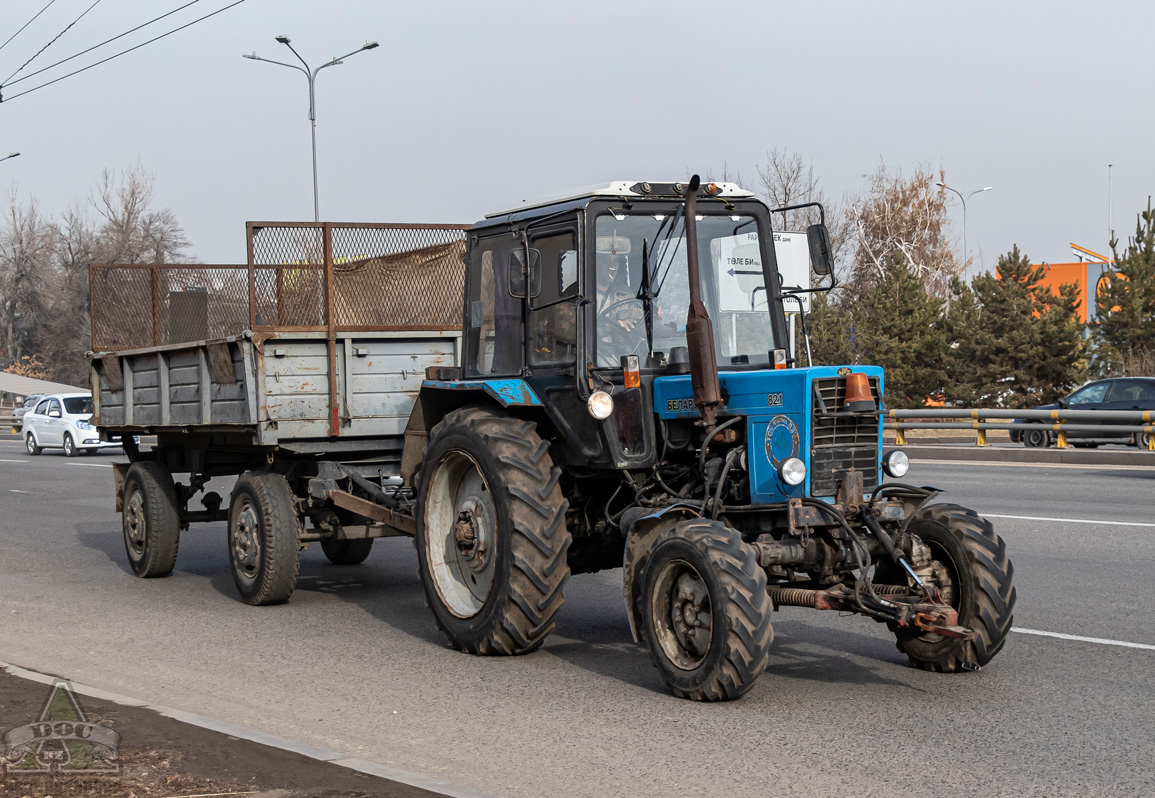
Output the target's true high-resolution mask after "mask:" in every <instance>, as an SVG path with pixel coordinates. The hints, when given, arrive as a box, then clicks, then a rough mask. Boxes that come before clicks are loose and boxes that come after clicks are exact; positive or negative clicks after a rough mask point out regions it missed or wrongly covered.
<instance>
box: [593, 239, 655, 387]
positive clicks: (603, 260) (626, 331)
mask: <svg viewBox="0 0 1155 798" xmlns="http://www.w3.org/2000/svg"><path fill="white" fill-rule="evenodd" d="M629 252H630V240H629V239H628V238H623V237H620V236H598V239H597V280H596V283H597V332H598V361H599V363H600V364H601V365H603V366H616V365H618V363H619V362H620V358H621V356H622V355H631V354H637V351H638V350H639V349H641V348H644V347H645V334H646V333H645V323H644V322H645V319H644V311H643V308H642V302H641V300H639V299H638V286H637V285H636V284H633V285H631V281H630V273H629V263H628V259H627V256H628V255H629ZM634 282H635V283H636V281H634Z"/></svg>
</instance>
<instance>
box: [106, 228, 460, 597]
mask: <svg viewBox="0 0 1155 798" xmlns="http://www.w3.org/2000/svg"><path fill="white" fill-rule="evenodd" d="M465 229H466V227H465V226H460V225H415V226H403V225H368V224H357V225H337V224H312V225H311V224H286V223H252V224H249V225H248V226H247V237H248V251H249V256H250V260H249V263H248V264H246V265H244V266H217V265H210V266H202V265H191V264H168V265H96V266H93V267H92V269H91V272H90V275H91V277H90V279H91V294H92V307H93V318H92V334H93V351H92V352H91V353H90V358H91V364H92V367H91V380H92V393H93V398H94V407H95V414H94V422H95V424H96V425H97V427H98V428H99V429H100V431H101V434H102V435H103V436H104V437H106V438H109V439H113V440H115V439H120V440H121V441H122V443H123V445H124V447H125V450H126V453H127V454H128V456H129V460H130V462H129V463H118V464H114V473H115V479H116V483H115V484H116V508H117V510H118V511H119V512H122V513H123V518H124V525H125V546H126V551H127V554H128V559H129V562H130V564H131V566H132V568H133V571H134V572H135V573H136V574H137V575H138V576H142V577H159V576H165V575H167V574H169V573H170V572H171V571H172V569H173V567H174V565H175V559H176V553H177V549H178V546H179V536H180V533H181V532H182V531H184V530H187V529H188V527H189V524H191V523H197V522H208V521H228V522H229V552H230V556H231V558H232V566H233V577H234V580H235V582H236V585H237V588H238V590H239V591H240V593H241V596H242V597H243V598H244V600H245V601H247V602H249V603H251V604H272V603H278V602H282V601H286V600H288V598H289V596H290V595H291V594H292V590H293V586H294V584H295V582H296V575H297V561H298V554H297V551H298V549H299V548H300V547H301V546H305V545H308V544H309V543H311V542H319V543H320V545H321V547H322V549H323V550H324V552H325V554H326V556H328V558H329V559H330V560H331V561H333V562H334V563H338V564H352V563H358V562H361V561H363V560H364V559H365V558H366V557H367V556H368V555H369V552H370V550H371V547H372V544H373V540H374V538H377V537H384V536H391V535H401V534H407V535H412V534H413V533H414V525H413V519H412V516H411V514H407V513H406V512H405V507H406V506H407V504H408V502H406V501H405V499H404V498H403V496H402V493H401V491H400V487H401V483H402V479H401V474H402V462H401V459H402V449H403V444H404V439H405V428H406V425H407V423H408V421H409V416H410V414H411V412H412V409H413V405H414V403H415V401H416V397H417V394H418V392H419V390H420V387H421V383H422V382H423V381H424V379H425V377H426V372H427V370H430V369H432V370H437V369H439V368H443V367H450V366H453V365H455V364H456V363H457V362H458V361H459V359H460V344H461V330H460V321H459V317H460V312H461V311H460V308H461V292H462V279H463V271H464V268H463V259H462V258H463V253H464V248H465V240H464V230H465ZM140 436H155V438H156V445H155V446H152V447H151V448H146V449H144V450H142V449H141V448H139V447H138V446H137V444H136V440H137V439H138V438H139V437H140ZM174 474H177V475H187V476H186V477H185V479H184V481H183V482H177V481H175V479H174V477H173V475H174ZM221 476H239V477H240V479H239V480H238V482H237V486H236V488H235V489H234V491H233V495H232V497H231V500H230V501H228V502H226V501H225V500H224V499H223V498H222V497H221V496H220V495H219V494H217V493H214V492H209V493H205V494H203V495H201V496H200V501H199V503H198V504H193V505H190V499H192V498H193V497H194V496H196V495H197V494H198V493H200V492H201V491H202V489H203V487H204V485H205V484H206V483H207V482H208V481H209V480H210V479H211V478H213V477H221ZM301 497H311V501H312V502H313V504H314V505H315V506H314V507H312V508H311V512H310V513H309V520H310V521H311V528H309V527H308V526H307V525H306V524H305V523H302V521H301V519H300V518H299V517H298V513H297V512H296V505H295V504H294V502H298V501H299V500H301ZM309 500H310V499H305V501H309ZM262 524H271V525H272V526H274V527H276V528H277V529H278V530H279V532H280V533H282V534H277V535H273V536H271V537H270V539H269V540H261V539H260V536H259V530H260V529H261V526H262ZM262 547H264V549H269V548H270V547H275V548H276V550H275V551H266V550H263V548H262Z"/></svg>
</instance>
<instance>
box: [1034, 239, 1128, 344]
mask: <svg viewBox="0 0 1155 798" xmlns="http://www.w3.org/2000/svg"><path fill="white" fill-rule="evenodd" d="M1071 249H1072V250H1074V253H1075V256H1076V257H1079V258H1082V259H1083V260H1080V261H1078V262H1076V263H1044V264H1043V266H1044V268H1045V269H1046V276H1045V277H1044V278H1043V285H1045V286H1048V287H1049V288H1050V289H1051V293H1053V294H1054V295H1055V296H1058V295H1059V286H1061V285H1063V284H1064V283H1074V284H1075V285H1076V286H1078V289H1079V321H1081V322H1083V323H1084V324H1086V323H1087V320H1088V319H1090V320H1092V321H1093V320H1094V319H1095V317H1096V306H1095V300H1094V293H1092V294H1091V301H1090V302H1089V303H1088V301H1087V292H1088V286H1090V289H1089V290H1090V291H1092V292H1094V291H1095V287H1096V286H1097V285H1098V284H1099V278H1100V277H1102V276H1103V272H1104V271H1105V270H1106V269H1107V267H1108V266H1109V265H1110V264H1111V261H1110V259H1108V258H1106V257H1104V256H1103V255H1100V254H1099V253H1097V252H1092V251H1091V250H1089V249H1084V248H1083V247H1080V246H1078V245H1077V244H1071Z"/></svg>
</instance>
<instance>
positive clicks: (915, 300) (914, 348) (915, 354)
mask: <svg viewBox="0 0 1155 798" xmlns="http://www.w3.org/2000/svg"><path fill="white" fill-rule="evenodd" d="M942 306H943V300H941V299H939V298H937V297H934V296H932V295H931V294H930V293H928V291H927V287H926V283H924V282H923V280H922V278H921V276H920V275H919V274H917V273H916V272H915V270H914V269H913V268H912V267H911V266H910V265H909V264H908V263H907V262H906V261H905V260H903V259H900V258H897V257H896V258H892V259H889V260H888V261H887V262H886V263H885V264H884V265H883V269H882V271H881V273H880V274H879V276H878V279H877V282H876V283H875V285H874V287H873V290H872V291H871V292H870V294H869V295H868V296H866V297H863V298H862V299H861V300H860V301H858V302H856V303H855V304H854V305H853V306H851V308H850V313H849V315H850V318H851V321H852V325H853V329H854V341H853V345H852V351H853V352H854V353H855V355H856V357H857V362H859V363H871V364H874V365H878V366H882V367H883V368H884V369H886V404H887V406H888V407H891V408H898V407H922V406H923V405H925V404H926V399H927V397H928V396H930V395H931V394H932V393H936V392H938V391H939V390H940V389H941V388H942V387H943V379H944V375H943V370H942V357H943V342H944V339H943V328H942V323H941V321H942V319H941V317H942Z"/></svg>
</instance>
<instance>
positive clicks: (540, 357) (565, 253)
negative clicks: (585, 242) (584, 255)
mask: <svg viewBox="0 0 1155 798" xmlns="http://www.w3.org/2000/svg"><path fill="white" fill-rule="evenodd" d="M530 247H531V248H532V249H534V250H537V252H538V254H539V258H536V259H534V260H535V262H536V263H538V264H540V265H539V268H540V269H541V281H540V285H541V289H540V291H539V292H538V295H537V296H535V297H533V298H532V299H531V300H530V307H531V311H530V316H529V359H530V362H531V363H532V364H534V365H545V364H559V363H573V362H574V358H575V357H576V353H577V313H576V305H575V303H574V299H575V297H576V296H577V280H578V253H577V234H576V233H574V232H573V231H566V232H562V233H549V234H546V235H542V236H539V237H536V238H532V239H530Z"/></svg>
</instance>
